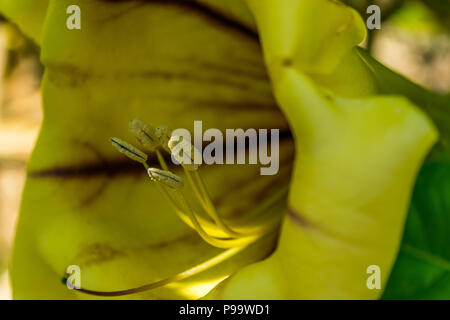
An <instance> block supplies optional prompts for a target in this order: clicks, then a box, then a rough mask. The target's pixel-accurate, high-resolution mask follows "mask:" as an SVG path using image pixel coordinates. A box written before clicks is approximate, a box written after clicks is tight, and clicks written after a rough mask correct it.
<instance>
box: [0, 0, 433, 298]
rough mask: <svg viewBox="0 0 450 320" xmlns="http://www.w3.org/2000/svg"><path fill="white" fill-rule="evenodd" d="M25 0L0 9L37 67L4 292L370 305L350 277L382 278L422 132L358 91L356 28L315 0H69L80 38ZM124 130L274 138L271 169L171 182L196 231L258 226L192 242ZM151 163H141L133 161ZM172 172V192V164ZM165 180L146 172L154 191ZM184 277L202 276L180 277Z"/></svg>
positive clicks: (367, 77) (207, 172)
mask: <svg viewBox="0 0 450 320" xmlns="http://www.w3.org/2000/svg"><path fill="white" fill-rule="evenodd" d="M37 2H38V1H31V0H27V1H25V0H22V1H17V0H9V1H6V2H4V3H3V4H2V5H1V7H0V9H2V10H4V12H5V13H6V14H7V15H9V16H10V17H11V18H12V19H16V20H17V21H18V23H19V25H21V26H22V28H23V29H24V30H25V31H28V32H29V33H30V34H31V35H32V36H33V38H34V39H35V40H36V41H37V42H38V43H39V44H40V45H41V49H42V53H41V59H42V62H43V64H44V65H45V67H46V71H45V75H44V79H43V87H42V95H43V102H44V122H43V125H42V129H41V133H40V136H39V139H38V142H37V144H36V147H35V150H34V152H33V155H32V158H31V160H30V163H29V166H28V180H27V183H26V187H25V191H24V196H23V203H22V209H21V215H20V221H19V225H18V231H17V238H16V244H15V249H14V256H13V265H12V280H13V282H12V283H13V289H14V296H15V297H16V298H59V299H61V298H76V297H78V298H90V297H92V296H93V295H92V293H97V294H98V293H100V292H103V293H106V294H107V293H108V292H109V293H111V292H117V291H119V292H118V293H117V295H119V296H122V297H125V298H152V299H161V298H201V297H203V296H204V295H206V294H208V293H210V295H209V296H208V297H211V298H233V299H236V298H268V299H272V298H287V299H297V298H360V299H361V298H362V299H366V298H377V297H378V296H379V294H380V292H379V291H371V290H368V289H367V287H366V286H365V284H366V277H367V274H366V273H365V271H366V268H367V266H368V265H372V264H376V265H379V266H380V267H381V270H382V272H384V273H385V274H388V273H389V271H390V268H391V267H392V264H393V261H394V259H395V257H396V252H397V249H398V246H399V242H400V237H401V234H402V228H403V223H404V219H405V214H406V209H407V205H408V202H409V199H410V193H411V189H412V186H413V184H414V178H415V175H416V173H417V171H418V169H419V167H420V164H421V162H422V160H423V158H424V156H425V155H426V153H427V151H428V150H429V148H430V147H431V146H432V145H433V143H434V142H435V140H436V138H437V133H436V130H435V129H434V126H433V125H432V124H431V122H430V121H429V120H428V118H427V117H426V116H425V115H424V114H423V113H422V112H421V111H419V110H418V109H417V108H416V107H415V106H414V105H413V104H412V103H411V102H409V101H408V100H406V99H404V98H402V97H397V96H382V95H376V93H377V87H376V84H375V81H374V79H373V74H372V71H371V70H370V69H369V68H368V67H367V66H366V65H365V63H364V61H363V59H362V58H361V56H360V55H359V53H358V50H357V49H356V46H357V45H358V44H359V43H360V42H362V41H363V40H364V36H365V27H364V24H363V22H362V20H361V18H360V17H359V16H358V15H357V13H356V12H355V11H354V10H352V9H350V8H348V7H346V6H344V5H342V4H341V3H339V2H337V1H329V0H304V1H300V0H277V1H274V0H272V1H270V0H248V1H247V2H244V1H241V0H217V1H212V0H201V1H200V0H199V1H176V0H170V1H92V0H91V1H88V0H79V1H75V3H76V4H77V5H79V6H80V8H81V17H82V23H81V26H82V27H81V30H68V29H67V28H66V27H65V25H66V24H65V23H66V18H67V14H66V8H67V7H68V6H69V5H71V4H73V3H74V1H65V0H58V1H56V0H55V1H49V2H48V5H47V3H46V2H44V1H39V5H37V4H36V3H37ZM30 4H33V5H32V6H29V5H30ZM247 5H248V7H247ZM35 6H38V7H39V10H35ZM29 8H31V9H29ZM31 12H36V13H40V15H39V14H38V15H37V16H39V18H33V19H30V18H29V17H31V16H32V15H31ZM44 17H45V18H44ZM259 40H260V41H261V44H262V48H261V47H260V42H259ZM135 118H141V119H144V120H145V121H147V122H149V123H151V124H153V125H161V124H164V125H168V126H170V127H171V128H188V129H192V124H193V121H194V120H202V121H203V123H204V126H205V127H208V128H218V129H220V130H222V131H224V130H225V129H226V128H244V129H246V128H255V129H259V128H267V129H271V128H278V129H280V130H281V132H282V133H283V134H282V139H281V143H280V172H279V173H278V174H277V175H275V176H260V175H259V167H257V166H251V165H233V166H228V165H215V166H202V167H200V168H199V169H198V172H201V174H202V176H203V177H204V179H205V183H204V186H205V190H206V191H205V190H204V192H202V191H201V186H202V184H201V183H200V182H199V181H200V180H199V179H198V177H194V178H195V179H196V181H197V183H196V184H195V183H194V184H188V185H187V186H191V190H193V191H195V186H197V187H199V190H200V196H198V195H197V197H196V199H197V200H198V199H203V200H205V202H206V203H207V204H206V206H205V208H206V211H208V210H210V211H211V212H209V213H212V220H207V221H208V222H202V223H200V224H201V225H206V226H209V228H206V233H210V234H213V236H214V237H224V236H225V235H224V233H226V231H227V227H228V228H229V230H228V232H229V231H230V230H234V231H237V232H238V233H239V231H245V230H261V229H263V230H265V232H263V233H255V232H250V235H252V236H254V235H255V234H256V235H257V236H255V237H254V238H252V239H251V240H250V241H247V240H246V241H240V240H242V238H241V237H239V236H236V235H234V236H233V237H231V238H235V239H238V241H235V242H231V245H230V242H228V243H227V245H226V247H227V249H226V251H224V250H223V249H220V248H217V246H214V245H211V244H209V243H207V242H206V241H204V240H208V237H207V236H208V235H206V236H205V235H204V234H201V228H199V227H198V226H196V225H195V223H192V221H194V220H192V219H190V218H189V217H187V218H186V216H183V215H181V217H182V219H179V218H178V217H177V215H176V214H175V211H176V210H172V208H171V207H170V202H169V201H167V200H165V198H163V195H162V194H161V193H160V192H158V190H157V188H158V186H160V185H159V184H158V183H151V181H150V179H149V177H148V175H147V173H146V172H145V170H142V168H141V167H140V166H139V165H138V164H136V163H133V162H131V161H128V160H127V159H126V158H124V157H121V156H120V155H119V154H118V153H117V152H116V151H115V150H114V149H113V148H111V146H110V144H109V143H108V139H109V137H110V136H119V137H121V138H124V139H126V140H128V141H130V140H131V138H132V135H131V133H129V132H128V131H127V125H128V122H129V121H130V120H132V119H135ZM141 140H142V137H141ZM113 142H115V144H116V146H117V145H119V148H120V145H122V142H121V141H120V140H113ZM122 151H123V150H122ZM125 153H126V152H125ZM136 157H138V159H137V160H139V159H143V158H142V155H141V154H140V153H138V156H136ZM158 160H161V156H157V155H156V156H155V155H153V154H150V159H148V161H147V162H146V165H147V164H148V163H149V162H150V164H152V166H157V163H158ZM152 161H153V162H152ZM142 162H145V160H143V161H142ZM292 168H293V169H294V170H293V172H292V171H291V169H292ZM162 169H164V168H162ZM166 169H167V168H166ZM177 170H178V171H177ZM165 171H167V170H165ZM195 172H197V171H195ZM173 174H176V176H173V177H172V176H171V177H172V178H174V179H175V181H178V180H177V179H178V178H176V177H177V176H178V175H181V172H180V169H179V168H178V169H175V170H173ZM161 175H162V176H161ZM165 175H166V173H164V172H161V171H150V176H151V177H152V178H153V179H154V180H157V181H162V182H163V181H164V179H165V178H164V177H165ZM188 177H189V175H188ZM166 178H167V177H166ZM288 187H289V196H288V199H287V198H286V195H287V191H286V190H288ZM184 188H186V184H185V187H184ZM163 192H164V190H163ZM206 193H208V194H209V195H210V199H211V203H209V204H208V200H207V197H206ZM194 196H195V192H192V193H191V194H190V195H188V199H187V201H189V202H195V201H194V200H195V198H194ZM197 203H198V202H197ZM200 205H201V203H200ZM212 207H214V210H212V209H211V208H212ZM208 208H209V209H208ZM194 209H195V211H198V210H199V209H198V208H194ZM186 211H187V212H189V210H185V211H184V212H183V213H186ZM214 213H217V215H218V216H219V218H220V219H218V218H217V216H215V215H214ZM214 219H216V220H215V221H213V220H214ZM183 221H184V222H187V223H184V222H183ZM189 221H190V222H191V223H189ZM211 221H213V222H216V223H215V224H213V223H212V222H211ZM200 222H201V221H200ZM221 222H223V223H224V225H222V226H221ZM281 222H282V227H281V228H278V227H277V225H278V224H279V223H281ZM224 226H225V227H224ZM266 226H270V227H269V228H265V227H266ZM194 229H195V230H194ZM268 230H269V231H270V232H267V231H268ZM198 231H200V232H199V233H200V235H201V236H202V237H200V236H199V233H198ZM244 238H245V237H244ZM239 239H240V240H239ZM213 244H215V242H214V243H213ZM267 257H268V258H267ZM266 258H267V259H266ZM261 260H262V261H261ZM258 261H260V262H258ZM69 265H78V266H80V268H81V286H82V288H83V290H85V291H84V292H83V291H80V290H73V291H70V290H68V289H67V288H66V287H65V286H63V285H61V283H60V279H61V277H63V276H64V274H65V272H66V268H67V267H68V266H69ZM195 266H201V271H202V272H199V273H196V274H195V275H193V276H189V275H190V274H189V272H192V270H193V269H192V268H193V267H195ZM187 270H188V274H186V271H187ZM194 270H195V269H194ZM230 275H231V276H230ZM227 277H228V278H227ZM225 278H227V279H226V280H225V281H223V280H224V279H225ZM386 278H387V277H383V278H382V279H383V281H385V280H386ZM180 280H181V281H180ZM147 284H149V285H148V286H145V285H147ZM217 284H219V286H218V287H217V288H216V289H215V290H213V291H211V290H212V289H213V288H214V287H215V286H216V285H217ZM142 286H145V287H143V288H141V289H140V290H139V289H138V290H133V289H132V288H139V287H142ZM129 289H131V291H127V290H129ZM86 290H91V291H90V292H88V291H86ZM123 290H125V292H123ZM93 291H95V292H93ZM138 291H139V293H136V292H138ZM89 293H90V294H89ZM129 293H132V294H131V295H125V296H124V295H123V294H129ZM111 295H114V294H113V293H112V294H111Z"/></svg>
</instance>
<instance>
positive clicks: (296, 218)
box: [287, 207, 314, 228]
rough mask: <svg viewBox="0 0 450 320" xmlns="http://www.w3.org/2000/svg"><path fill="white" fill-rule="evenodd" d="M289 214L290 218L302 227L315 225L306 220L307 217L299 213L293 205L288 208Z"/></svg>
mask: <svg viewBox="0 0 450 320" xmlns="http://www.w3.org/2000/svg"><path fill="white" fill-rule="evenodd" d="M287 216H288V217H289V219H291V221H292V222H294V223H295V224H296V225H298V226H300V227H302V228H312V227H314V225H313V224H312V223H311V222H310V221H308V220H306V218H305V217H303V216H302V215H301V214H299V213H298V212H297V211H296V210H294V209H292V208H291V207H289V208H288V210H287Z"/></svg>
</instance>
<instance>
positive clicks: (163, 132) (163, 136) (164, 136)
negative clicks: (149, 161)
mask: <svg viewBox="0 0 450 320" xmlns="http://www.w3.org/2000/svg"><path fill="white" fill-rule="evenodd" d="M155 135H156V137H157V138H158V140H159V143H161V145H162V146H163V147H165V148H166V149H167V148H168V144H169V140H170V137H171V136H172V130H170V129H169V127H167V126H159V127H157V128H156V130H155Z"/></svg>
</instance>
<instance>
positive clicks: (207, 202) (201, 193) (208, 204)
mask: <svg viewBox="0 0 450 320" xmlns="http://www.w3.org/2000/svg"><path fill="white" fill-rule="evenodd" d="M185 173H186V177H187V178H188V181H189V184H190V185H191V187H192V189H193V190H194V193H195V195H196V197H197V198H198V200H199V202H200V204H201V205H202V207H203V209H204V210H205V212H206V213H207V214H208V215H209V216H210V217H211V218H212V219H213V220H214V222H215V223H216V224H217V226H218V227H219V228H220V229H221V230H222V231H223V232H224V233H225V234H227V235H229V236H231V237H240V236H242V234H239V233H238V232H235V231H234V230H232V229H231V228H230V227H229V226H228V225H227V224H226V223H225V222H224V221H223V220H222V218H221V217H220V216H219V215H218V213H217V211H216V208H215V206H214V204H213V203H212V201H211V198H210V197H209V194H208V192H207V191H206V188H205V186H204V184H203V181H202V180H201V178H200V175H199V173H198V171H194V177H195V180H197V181H200V183H197V182H196V181H195V180H194V178H193V177H192V174H191V172H190V171H189V170H187V169H185Z"/></svg>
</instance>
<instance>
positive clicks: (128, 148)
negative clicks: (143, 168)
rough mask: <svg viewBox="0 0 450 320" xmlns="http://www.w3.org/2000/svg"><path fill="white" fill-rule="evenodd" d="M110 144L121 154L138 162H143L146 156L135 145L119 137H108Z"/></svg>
mask: <svg viewBox="0 0 450 320" xmlns="http://www.w3.org/2000/svg"><path fill="white" fill-rule="evenodd" d="M110 141H111V144H112V145H113V146H114V147H115V148H116V149H117V150H118V151H119V152H120V153H122V154H124V155H126V156H127V157H128V158H130V159H133V160H135V161H137V162H139V163H142V164H145V163H146V161H147V159H148V156H147V155H146V154H145V153H144V152H142V151H141V150H139V149H138V148H136V147H135V146H133V145H131V144H129V143H128V142H125V141H123V140H121V139H119V138H110Z"/></svg>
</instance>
